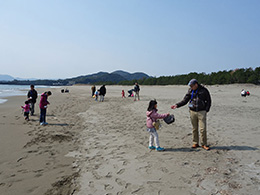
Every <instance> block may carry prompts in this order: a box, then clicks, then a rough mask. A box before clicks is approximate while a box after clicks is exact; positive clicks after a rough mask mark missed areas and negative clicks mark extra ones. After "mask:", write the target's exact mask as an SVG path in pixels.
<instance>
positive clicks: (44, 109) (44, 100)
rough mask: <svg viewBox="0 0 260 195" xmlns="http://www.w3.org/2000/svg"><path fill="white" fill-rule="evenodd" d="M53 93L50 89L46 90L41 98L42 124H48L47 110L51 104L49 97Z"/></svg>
mask: <svg viewBox="0 0 260 195" xmlns="http://www.w3.org/2000/svg"><path fill="white" fill-rule="evenodd" d="M50 95H51V92H50V91H47V92H44V93H43V94H41V100H40V105H39V106H40V110H41V112H40V125H48V123H46V112H47V105H48V104H50V103H49V102H48V100H47V99H48V97H49V96H50Z"/></svg>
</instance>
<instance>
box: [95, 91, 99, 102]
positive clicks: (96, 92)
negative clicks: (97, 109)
mask: <svg viewBox="0 0 260 195" xmlns="http://www.w3.org/2000/svg"><path fill="white" fill-rule="evenodd" d="M98 95H99V92H98V90H96V91H95V93H94V96H95V101H98Z"/></svg>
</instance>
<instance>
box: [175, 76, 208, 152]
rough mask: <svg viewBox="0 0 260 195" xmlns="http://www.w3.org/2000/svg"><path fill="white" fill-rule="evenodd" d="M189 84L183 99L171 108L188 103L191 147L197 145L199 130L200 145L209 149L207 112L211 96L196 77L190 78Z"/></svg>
mask: <svg viewBox="0 0 260 195" xmlns="http://www.w3.org/2000/svg"><path fill="white" fill-rule="evenodd" d="M188 85H189V86H190V88H189V90H188V92H187V94H186V95H185V96H184V98H183V100H182V101H181V102H179V103H177V104H175V105H173V106H171V108H172V109H175V108H180V107H182V106H184V105H186V104H187V103H189V108H190V118H191V124H192V137H193V145H192V148H197V147H199V132H198V128H200V137H201V147H202V148H204V149H205V150H209V147H208V146H207V123H206V122H207V112H209V110H210V107H211V97H210V94H209V91H208V90H207V89H206V88H205V87H203V86H202V85H200V84H199V83H198V81H197V80H196V79H192V80H190V82H189V84H188Z"/></svg>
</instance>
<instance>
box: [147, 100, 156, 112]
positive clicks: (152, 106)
mask: <svg viewBox="0 0 260 195" xmlns="http://www.w3.org/2000/svg"><path fill="white" fill-rule="evenodd" d="M156 104H157V102H156V100H151V101H150V102H149V106H148V108H147V111H152V110H153V109H154V106H155V105H156Z"/></svg>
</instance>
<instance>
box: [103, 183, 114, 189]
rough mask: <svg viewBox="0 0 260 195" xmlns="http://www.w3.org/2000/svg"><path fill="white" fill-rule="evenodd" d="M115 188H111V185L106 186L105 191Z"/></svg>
mask: <svg viewBox="0 0 260 195" xmlns="http://www.w3.org/2000/svg"><path fill="white" fill-rule="evenodd" d="M113 188H114V187H113V186H111V185H110V184H105V185H104V189H105V190H112V189H113Z"/></svg>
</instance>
